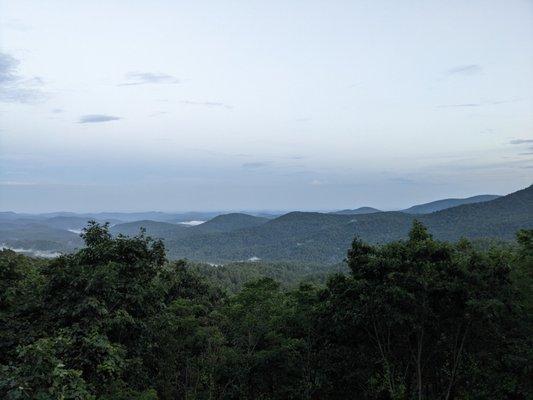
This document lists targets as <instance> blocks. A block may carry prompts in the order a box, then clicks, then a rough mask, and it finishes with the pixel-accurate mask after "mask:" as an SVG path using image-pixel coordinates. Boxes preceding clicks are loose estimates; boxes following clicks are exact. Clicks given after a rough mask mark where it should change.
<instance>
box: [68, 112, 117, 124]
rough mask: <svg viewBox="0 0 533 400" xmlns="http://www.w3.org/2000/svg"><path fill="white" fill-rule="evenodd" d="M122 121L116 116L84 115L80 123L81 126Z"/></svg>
mask: <svg viewBox="0 0 533 400" xmlns="http://www.w3.org/2000/svg"><path fill="white" fill-rule="evenodd" d="M119 119H121V118H120V117H115V116H114V115H104V114H87V115H82V116H81V117H80V119H79V120H78V122H79V123H80V124H94V123H99V122H108V121H117V120H119Z"/></svg>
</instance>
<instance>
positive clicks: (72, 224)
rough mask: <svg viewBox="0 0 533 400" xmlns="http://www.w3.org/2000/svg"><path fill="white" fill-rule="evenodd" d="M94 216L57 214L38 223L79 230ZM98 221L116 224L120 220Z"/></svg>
mask: <svg viewBox="0 0 533 400" xmlns="http://www.w3.org/2000/svg"><path fill="white" fill-rule="evenodd" d="M92 219H94V218H91V217H78V216H57V217H52V218H47V219H43V220H41V221H40V223H42V224H44V225H48V226H51V227H54V228H60V229H67V230H70V231H71V232H72V231H79V230H81V229H83V228H84V227H86V226H87V223H88V222H89V221H90V220H92ZM98 222H102V223H103V222H109V223H110V224H117V223H120V222H122V221H119V220H117V219H107V220H104V219H99V220H98Z"/></svg>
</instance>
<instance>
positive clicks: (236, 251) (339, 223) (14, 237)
mask: <svg viewBox="0 0 533 400" xmlns="http://www.w3.org/2000/svg"><path fill="white" fill-rule="evenodd" d="M415 218H416V219H419V220H420V221H422V222H423V223H424V224H425V225H427V226H428V228H429V229H430V231H431V232H432V233H433V235H434V236H435V237H436V238H438V239H442V240H451V241H455V240H458V239H459V238H461V237H468V238H473V239H476V238H493V239H499V240H513V238H514V234H515V233H516V231H517V230H519V229H522V228H532V227H533V186H529V187H528V188H526V189H523V190H520V191H517V192H514V193H511V194H509V195H507V196H496V195H482V196H474V197H470V198H466V199H444V200H438V201H435V202H430V203H426V204H420V205H415V206H413V207H410V208H408V209H406V210H403V211H380V210H377V209H375V208H371V207H361V208H357V209H353V210H340V211H336V212H330V213H320V212H289V213H286V214H283V215H280V216H277V215H275V214H268V216H265V215H263V214H261V213H255V215H250V214H246V213H229V214H223V213H220V212H205V213H202V212H189V213H181V214H170V213H162V212H145V213H96V214H75V213H64V212H58V213H48V214H39V215H31V214H16V213H12V212H3V213H0V244H2V245H3V246H5V247H10V248H14V249H17V250H19V251H23V250H27V251H28V252H34V253H35V251H39V255H41V256H42V255H46V252H49V254H50V255H55V254H56V253H57V252H68V251H72V250H73V249H75V248H78V247H80V246H81V245H82V241H81V239H80V237H79V232H80V231H81V229H82V228H83V227H84V226H85V225H86V224H87V221H88V220H90V219H94V220H96V221H97V222H101V223H103V222H109V223H110V225H111V232H112V233H113V234H115V235H118V234H123V235H129V236H131V235H136V234H138V233H139V231H140V229H141V228H144V229H146V234H148V235H150V236H152V237H156V238H161V239H163V240H164V241H165V244H166V246H167V250H168V253H169V256H170V257H171V258H188V259H192V260H197V261H205V262H217V263H220V262H227V261H239V260H248V259H262V260H272V261H281V260H283V261H312V262H320V263H334V262H339V261H341V260H342V259H343V258H344V255H345V254H344V253H345V250H346V248H348V246H349V243H350V241H351V240H352V238H353V237H354V236H355V235H357V236H359V237H361V238H362V239H363V240H365V241H368V242H371V243H385V242H389V241H393V240H398V239H402V238H404V237H405V235H406V234H407V232H408V230H409V228H410V226H411V224H412V221H413V219H415ZM202 221H205V222H203V223H201V222H202Z"/></svg>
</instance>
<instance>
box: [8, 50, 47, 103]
mask: <svg viewBox="0 0 533 400" xmlns="http://www.w3.org/2000/svg"><path fill="white" fill-rule="evenodd" d="M19 64H20V61H19V60H17V59H16V58H14V57H12V56H11V55H9V54H6V53H0V101H1V102H5V103H35V102H38V101H41V100H43V99H44V98H45V95H44V93H43V92H42V85H43V79H42V78H40V77H33V78H25V77H23V76H21V75H20V74H19V72H18V67H19Z"/></svg>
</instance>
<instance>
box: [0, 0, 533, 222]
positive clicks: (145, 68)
mask: <svg viewBox="0 0 533 400" xmlns="http://www.w3.org/2000/svg"><path fill="white" fill-rule="evenodd" d="M0 27H1V28H0V210H14V211H26V212H41V211H57V210H69V211H101V210H109V211H114V210H122V211H128V210H130V211H133V210H163V211H180V210H237V209H248V210H251V209H255V210H258V209H282V210H289V209H301V210H308V209H335V208H345V207H350V208H355V207H359V206H364V205H369V206H374V207H379V208H386V209H394V208H399V207H404V206H408V205H412V204H414V203H417V202H422V201H430V200H435V199H438V198H442V197H463V196H470V195H475V194H481V193H495V194H504V193H509V192H512V191H515V190H517V189H520V188H522V187H525V186H528V185H530V184H531V183H533V2H532V1H523V0H501V1H496V0H479V1H475V0H472V1H464V0H460V1H453V0H452V1H440V0H439V1H427V0H424V1H422V0H420V1H401V2H400V1H376V0H372V1H357V0H355V1H353V0H352V1H336V0H332V1H325V0H322V1H308V0H307V1H300V0H293V1H286V0H284V1H264V0H262V1H253V0H245V1H244V0H243V1H229V0H228V1H225V0H213V1H201V0H200V1H170V0H169V1H163V0H150V1H131V0H123V1H120V0H106V1H67V0H64V1H55V0H47V1H40V0H33V1H27V0H1V1H0Z"/></svg>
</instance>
